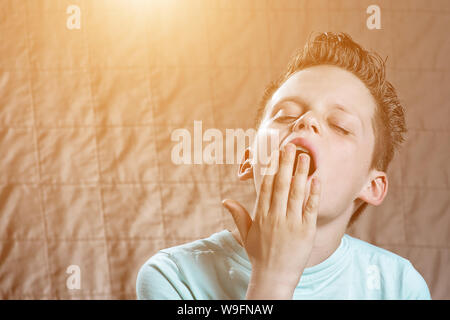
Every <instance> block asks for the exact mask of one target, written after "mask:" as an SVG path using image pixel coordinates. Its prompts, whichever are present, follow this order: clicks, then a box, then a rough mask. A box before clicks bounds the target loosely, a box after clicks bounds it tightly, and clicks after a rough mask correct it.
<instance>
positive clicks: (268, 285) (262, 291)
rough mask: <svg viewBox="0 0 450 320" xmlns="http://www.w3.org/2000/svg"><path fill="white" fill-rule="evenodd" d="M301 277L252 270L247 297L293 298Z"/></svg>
mask: <svg viewBox="0 0 450 320" xmlns="http://www.w3.org/2000/svg"><path fill="white" fill-rule="evenodd" d="M298 278H299V277H297V276H296V277H295V278H293V277H290V278H289V277H281V276H280V273H272V272H270V271H260V270H258V271H252V274H251V277H250V281H249V284H248V289H247V297H246V298H247V299H258V300H268V299H276V300H278V299H279V300H289V299H292V296H293V294H294V290H295V288H296V287H297V284H298V281H299V279H298Z"/></svg>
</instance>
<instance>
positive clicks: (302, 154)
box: [300, 153, 308, 164]
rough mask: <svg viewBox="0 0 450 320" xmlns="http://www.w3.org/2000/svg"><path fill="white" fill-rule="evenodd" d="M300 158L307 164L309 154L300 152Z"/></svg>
mask: <svg viewBox="0 0 450 320" xmlns="http://www.w3.org/2000/svg"><path fill="white" fill-rule="evenodd" d="M300 159H301V160H302V163H303V164H306V162H308V155H307V154H305V153H301V154H300Z"/></svg>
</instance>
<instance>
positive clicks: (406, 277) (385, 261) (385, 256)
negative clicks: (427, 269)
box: [344, 234, 431, 299]
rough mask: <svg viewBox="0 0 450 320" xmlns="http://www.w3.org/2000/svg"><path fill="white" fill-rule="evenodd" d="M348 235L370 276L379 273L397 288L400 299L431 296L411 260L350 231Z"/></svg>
mask: <svg viewBox="0 0 450 320" xmlns="http://www.w3.org/2000/svg"><path fill="white" fill-rule="evenodd" d="M344 238H345V240H346V241H347V242H348V247H349V248H350V251H351V252H352V255H353V259H354V260H355V263H356V264H358V265H359V266H360V267H362V269H363V270H364V271H365V273H366V276H370V275H374V274H375V275H378V276H379V277H380V278H381V280H382V281H383V283H384V285H385V286H388V287H390V288H391V289H395V291H396V298H399V299H431V296H430V293H429V290H428V286H427V284H426V282H425V280H424V278H423V277H422V275H421V274H420V273H419V272H418V271H417V270H416V269H415V268H414V266H413V265H412V263H411V262H410V261H409V260H408V259H406V258H404V257H402V256H400V255H398V254H396V253H393V252H391V251H389V250H386V249H384V248H381V247H378V246H375V245H373V244H370V243H368V242H366V241H363V240H360V239H357V238H353V237H351V236H349V235H347V234H346V235H344Z"/></svg>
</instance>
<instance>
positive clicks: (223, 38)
mask: <svg viewBox="0 0 450 320" xmlns="http://www.w3.org/2000/svg"><path fill="white" fill-rule="evenodd" d="M371 4H378V5H379V6H380V8H381V26H382V29H381V30H369V29H368V28H367V27H366V19H367V18H368V16H369V14H367V13H366V9H367V7H368V6H369V5H371ZM70 5H77V6H78V7H79V8H80V14H81V15H80V19H81V20H80V21H81V24H80V29H70V28H68V27H67V23H68V20H70V21H69V22H72V23H73V21H74V20H71V18H70V17H71V16H73V15H74V13H73V11H69V12H67V11H66V10H67V9H68V7H69V6H70ZM69 9H70V8H69ZM75 12H76V11H75ZM449 18H450V1H447V0H441V1H436V0H434V1H431V0H428V1H409V0H408V1H400V0H396V1H379V0H376V1H375V0H373V1H372V0H370V1H359V0H354V1H332V0H330V1H327V0H322V1H305V0H303V1H301V0H299V1H287V0H283V1H280V0H273V1H270V0H267V1H266V0H253V1H250V0H246V1H243V0H239V1H237V0H228V1H218V0H216V1H214V0H191V1H182V0H178V1H168V0H164V1H163V0H160V1H144V0H134V1H129V0H115V1H112V0H110V1H108V0H104V1H100V0H95V1H88V0H84V1H83V0H78V1H77V0H71V1H62V0H61V1H52V0H47V1H44V0H33V1H14V0H2V1H1V4H0V36H1V41H0V155H1V156H0V266H1V267H0V298H2V299H134V298H135V280H136V274H137V271H138V269H139V267H140V266H141V265H142V264H143V263H144V262H145V260H146V259H148V258H149V257H150V256H151V255H153V254H154V253H155V252H156V251H157V250H159V249H161V248H164V247H170V246H173V245H176V244H181V243H184V242H188V241H192V240H195V239H199V238H201V237H207V236H209V235H211V234H212V233H214V232H217V231H220V230H223V229H224V228H233V223H232V220H231V218H230V216H229V215H228V213H227V212H225V210H224V209H222V207H221V204H220V201H221V199H223V198H225V197H232V198H235V199H237V200H240V201H242V202H243V203H245V204H246V205H247V207H248V208H251V206H252V204H253V197H254V190H253V186H252V183H251V182H244V183H240V182H238V180H237V178H236V170H237V165H206V164H203V165H200V164H197V165H175V164H173V163H172V162H171V161H170V154H171V149H172V147H173V146H174V144H175V143H174V142H172V141H171V140H170V136H171V133H172V131H173V130H175V129H177V128H186V129H188V130H190V131H191V132H192V131H193V121H194V120H201V121H202V125H203V130H206V129H207V128H217V129H219V130H221V132H223V133H225V129H226V128H244V129H246V128H250V127H252V125H253V118H254V116H255V110H256V103H257V102H258V101H259V98H260V97H261V95H262V91H263V89H264V87H265V85H266V84H267V83H268V81H270V80H272V79H274V77H275V76H277V75H278V74H279V72H281V71H282V69H283V68H284V67H285V65H286V63H287V62H288V59H289V56H290V55H291V54H292V53H293V52H294V50H296V49H297V48H299V47H301V46H303V44H304V43H305V40H306V39H307V37H308V35H309V34H310V33H311V31H344V32H348V33H349V34H350V35H351V36H352V37H353V38H354V39H355V40H356V41H358V42H360V43H361V44H362V45H363V46H365V47H367V48H369V49H375V50H376V51H378V52H379V53H380V54H381V55H382V56H383V57H385V56H388V57H389V58H388V78H390V79H391V80H392V82H393V83H394V85H395V86H396V88H397V90H398V93H399V95H400V97H401V99H402V101H403V102H404V103H405V105H406V107H407V109H408V111H407V123H408V128H409V134H408V140H407V142H406V144H405V146H404V149H403V150H402V152H401V153H400V154H399V156H398V157H396V158H395V160H394V163H393V164H392V167H391V169H390V171H389V177H390V189H389V194H388V196H387V198H386V200H385V202H384V203H383V204H382V205H381V206H380V207H378V208H370V210H368V211H367V212H366V213H365V214H364V216H363V217H362V218H361V220H360V221H358V223H357V224H356V225H355V226H354V227H352V228H351V230H349V233H350V234H351V235H353V236H356V237H358V238H361V239H363V240H366V241H369V242H371V243H374V244H375V245H378V246H381V247H383V248H387V249H389V250H391V251H393V252H396V253H398V254H400V255H402V256H404V257H406V258H408V259H410V260H411V262H412V263H413V264H414V266H415V267H416V268H417V269H418V270H419V271H420V272H421V274H422V275H423V276H424V278H425V280H426V281H427V283H428V285H429V287H430V290H431V294H432V297H433V298H435V299H437V298H447V299H448V298H450V288H449V275H448V266H449V244H450V233H449V225H450V223H449V222H450V212H449V211H450V210H449V176H450V161H449V160H450V159H449V155H450V151H449V148H448V146H449V135H450V132H449V127H450V126H449V124H450V120H449V119H450V114H449V108H450V103H449V101H450V93H449V92H450V91H449V90H448V88H449V86H450V74H449V62H448V61H449V60H448V57H449V55H450V44H449V37H448V30H449V29H450V28H449V27H450V23H449V22H450V21H449ZM69 25H70V23H69ZM70 265H77V266H79V267H80V271H81V288H80V289H79V290H74V289H72V290H71V289H68V288H67V286H66V280H67V278H68V277H69V274H67V273H66V271H67V268H68V267H69V266H70Z"/></svg>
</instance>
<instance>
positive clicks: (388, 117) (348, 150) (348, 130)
mask: <svg viewBox="0 0 450 320" xmlns="http://www.w3.org/2000/svg"><path fill="white" fill-rule="evenodd" d="M256 126H257V128H258V132H257V135H256V139H255V143H254V145H253V146H252V147H251V148H249V149H248V150H246V153H245V158H244V161H243V162H242V163H241V166H240V171H239V176H240V178H241V179H248V178H251V177H253V178H254V182H255V186H256V189H257V190H259V186H260V183H261V172H262V171H261V170H260V169H261V168H260V167H261V161H260V159H258V155H259V154H260V153H259V152H258V151H257V150H258V149H260V148H261V144H262V143H264V144H266V143H267V141H270V139H269V138H268V137H269V136H270V135H273V134H274V132H276V133H277V136H278V138H277V143H276V145H270V146H267V147H268V148H269V150H275V149H281V148H282V147H283V146H284V145H286V144H287V143H288V142H291V141H293V139H295V138H303V140H302V139H297V140H295V141H296V142H297V144H298V145H300V146H302V147H306V149H307V150H309V151H310V155H311V163H312V170H314V172H312V171H311V173H310V174H311V176H312V175H317V176H318V177H319V178H320V180H321V181H322V195H321V204H320V210H319V211H320V212H319V216H318V223H327V222H329V221H331V220H334V219H336V218H338V217H339V219H344V220H345V219H346V221H347V222H348V221H350V223H353V222H354V221H355V220H356V218H357V217H358V216H359V215H360V214H361V212H362V211H363V210H364V208H365V207H366V206H367V204H372V205H379V204H380V203H381V202H382V201H383V199H384V197H385V195H386V193H387V188H388V179H387V175H386V171H387V168H388V165H389V163H390V161H391V160H392V158H393V156H394V151H395V150H396V149H397V148H398V147H399V146H400V144H401V143H402V142H403V140H404V138H403V134H404V133H405V132H406V127H405V119H404V110H403V107H402V105H401V104H400V101H399V100H398V98H397V95H396V92H395V89H394V88H393V86H392V85H391V83H390V82H388V81H387V80H386V79H385V63H384V61H383V60H382V59H381V58H380V57H379V56H378V55H377V54H375V53H370V52H368V51H366V50H364V49H363V48H362V47H361V46H359V45H358V44H357V43H355V42H354V41H353V40H352V39H351V38H350V37H349V36H348V35H347V34H345V33H338V34H336V33H329V32H326V33H321V34H319V35H317V36H316V37H315V39H313V40H310V41H308V43H307V44H306V45H305V47H304V48H303V50H302V51H300V52H299V53H297V54H296V55H295V56H294V57H293V59H292V60H291V62H290V63H289V65H288V69H287V71H286V73H285V74H283V75H282V76H281V77H280V78H279V79H278V80H276V81H274V82H272V83H270V84H269V86H268V87H267V89H266V91H265V93H264V96H263V98H262V100H261V102H260V110H259V112H258V117H257V123H256ZM311 176H310V177H309V178H311ZM310 182H311V179H309V180H308V183H307V196H308V195H309V188H310Z"/></svg>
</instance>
